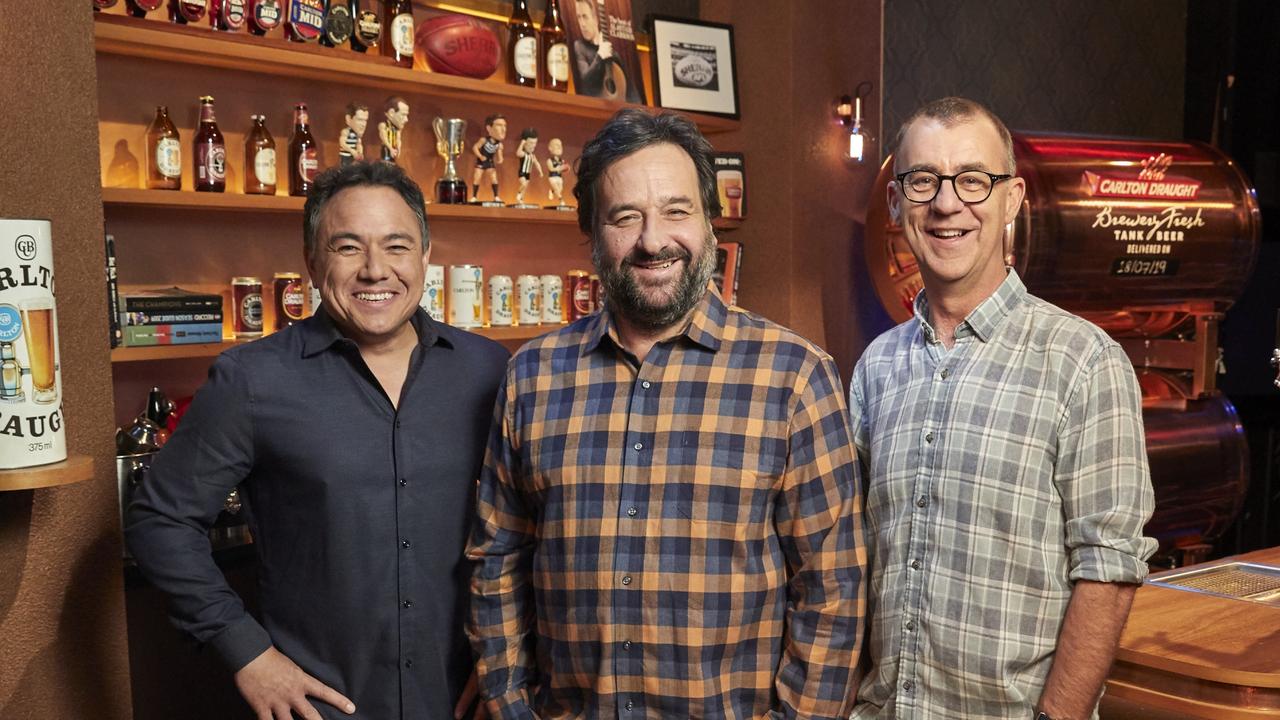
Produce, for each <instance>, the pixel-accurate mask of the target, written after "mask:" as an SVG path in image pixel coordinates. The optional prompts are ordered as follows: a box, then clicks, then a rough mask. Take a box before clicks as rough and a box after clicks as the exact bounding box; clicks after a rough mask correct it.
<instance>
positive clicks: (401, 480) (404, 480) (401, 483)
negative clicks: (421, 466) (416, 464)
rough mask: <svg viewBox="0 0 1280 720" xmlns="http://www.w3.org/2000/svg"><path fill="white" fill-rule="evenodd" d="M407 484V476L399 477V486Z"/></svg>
mask: <svg viewBox="0 0 1280 720" xmlns="http://www.w3.org/2000/svg"><path fill="white" fill-rule="evenodd" d="M408 484H409V479H408V478H400V487H404V486H405V485H408Z"/></svg>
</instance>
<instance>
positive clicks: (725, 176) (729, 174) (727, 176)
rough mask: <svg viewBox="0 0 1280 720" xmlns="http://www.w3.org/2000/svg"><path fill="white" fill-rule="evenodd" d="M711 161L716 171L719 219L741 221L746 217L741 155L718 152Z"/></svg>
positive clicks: (744, 169)
mask: <svg viewBox="0 0 1280 720" xmlns="http://www.w3.org/2000/svg"><path fill="white" fill-rule="evenodd" d="M711 161H712V162H713V163H714V164H715V169H716V192H717V193H719V195H720V217H722V218H724V219H726V220H741V219H743V218H745V217H746V216H747V169H746V161H745V160H744V159H743V157H742V153H736V152H718V153H716V154H715V155H713V156H712V158H711Z"/></svg>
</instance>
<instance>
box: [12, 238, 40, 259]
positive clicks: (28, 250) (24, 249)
mask: <svg viewBox="0 0 1280 720" xmlns="http://www.w3.org/2000/svg"><path fill="white" fill-rule="evenodd" d="M13 248H14V250H15V251H16V252H17V253H18V257H20V258H22V259H23V260H35V259H36V239H35V238H33V237H31V236H30V235H19V236H18V239H17V240H14V241H13Z"/></svg>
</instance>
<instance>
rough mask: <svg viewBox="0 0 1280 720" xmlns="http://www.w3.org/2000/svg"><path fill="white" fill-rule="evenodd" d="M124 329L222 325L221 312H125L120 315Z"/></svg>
mask: <svg viewBox="0 0 1280 720" xmlns="http://www.w3.org/2000/svg"><path fill="white" fill-rule="evenodd" d="M122 321H123V324H124V325H125V326H126V327H134V326H138V325H171V324H175V323H218V324H219V325H221V324H222V313H221V312H126V313H122Z"/></svg>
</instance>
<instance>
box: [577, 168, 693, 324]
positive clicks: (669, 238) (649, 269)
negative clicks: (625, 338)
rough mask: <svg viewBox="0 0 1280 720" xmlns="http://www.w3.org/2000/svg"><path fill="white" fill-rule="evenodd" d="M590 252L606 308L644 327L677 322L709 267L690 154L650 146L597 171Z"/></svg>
mask: <svg viewBox="0 0 1280 720" xmlns="http://www.w3.org/2000/svg"><path fill="white" fill-rule="evenodd" d="M597 207H598V208H599V210H598V216H597V218H596V230H595V239H594V241H593V243H592V256H593V259H594V261H595V265H596V270H597V272H599V274H600V280H601V283H602V284H603V285H604V289H605V292H606V294H607V296H608V299H609V307H610V309H611V310H612V311H613V312H614V313H615V315H616V316H620V319H622V320H623V321H627V322H631V323H634V324H636V325H638V326H641V327H644V328H646V329H650V330H654V329H671V328H675V327H677V326H679V325H681V324H683V323H684V321H685V319H686V318H687V317H688V315H689V313H690V312H691V311H692V309H693V306H694V305H696V304H697V303H698V300H700V299H701V298H702V296H703V294H704V293H705V292H706V289H707V282H708V280H710V279H711V273H712V271H713V270H714V269H715V247H716V239H715V235H714V234H713V233H712V232H711V225H710V223H709V222H708V220H707V218H706V215H705V214H704V212H703V208H702V201H701V193H700V192H699V189H698V173H697V170H696V169H695V168H694V165H693V160H692V159H690V157H689V155H688V154H687V153H685V151H684V150H682V149H680V148H679V147H678V146H676V145H672V144H669V143H661V144H658V145H650V146H649V147H646V148H644V149H642V150H638V151H636V152H634V153H632V154H630V155H627V156H626V157H624V158H622V159H620V160H618V161H616V162H614V163H613V164H612V165H610V166H609V168H608V169H607V170H605V172H604V174H603V175H601V177H600V182H599V189H598V200H597Z"/></svg>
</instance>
